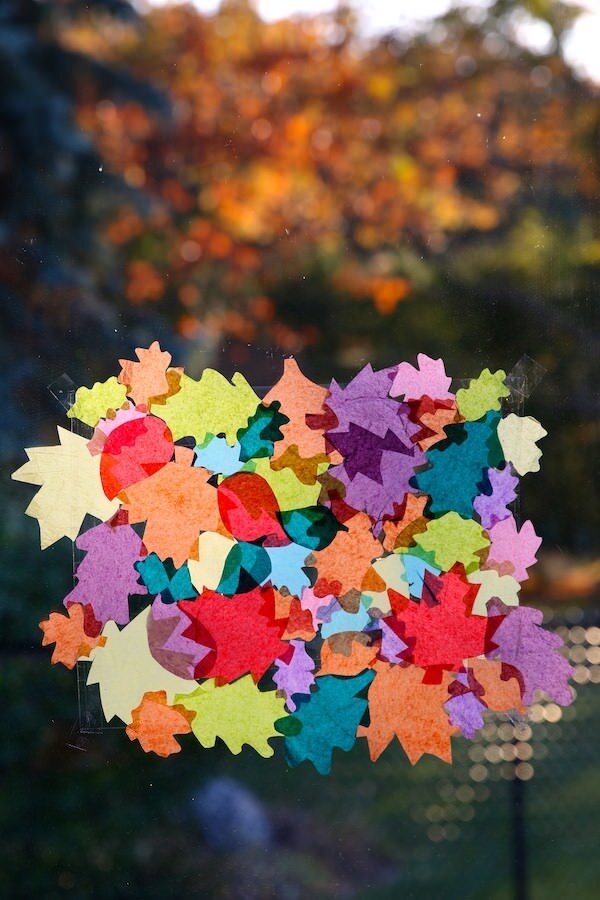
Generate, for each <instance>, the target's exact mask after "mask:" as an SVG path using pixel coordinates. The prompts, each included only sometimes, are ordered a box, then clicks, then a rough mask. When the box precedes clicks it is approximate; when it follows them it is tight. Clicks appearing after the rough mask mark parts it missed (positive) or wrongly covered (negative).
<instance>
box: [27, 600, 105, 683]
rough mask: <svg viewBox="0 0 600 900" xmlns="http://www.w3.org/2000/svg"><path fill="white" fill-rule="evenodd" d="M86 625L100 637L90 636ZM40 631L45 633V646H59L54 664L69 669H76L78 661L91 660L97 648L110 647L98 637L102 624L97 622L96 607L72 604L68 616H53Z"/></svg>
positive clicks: (42, 625) (55, 614)
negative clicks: (59, 664)
mask: <svg viewBox="0 0 600 900" xmlns="http://www.w3.org/2000/svg"><path fill="white" fill-rule="evenodd" d="M86 625H87V628H88V631H95V632H96V636H92V635H90V634H88V633H87V632H86V630H85V628H86ZM40 628H41V629H42V631H43V632H44V637H43V638H42V646H43V647H46V646H47V645H48V644H56V646H55V648H54V651H53V653H52V657H51V661H52V663H54V664H56V663H62V664H63V666H66V667H67V669H72V668H73V667H74V666H75V663H76V662H77V660H78V659H81V658H82V657H86V656H89V655H90V653H91V652H92V650H93V649H94V647H103V646H104V644H105V643H106V638H105V637H102V636H101V635H100V636H99V635H98V632H99V630H100V623H99V622H96V621H95V619H94V616H93V611H92V607H91V606H87V605H86V606H83V605H82V604H81V603H72V604H71V605H70V606H69V608H68V610H67V615H63V614H62V613H56V612H53V613H50V616H49V618H48V619H46V620H45V621H43V622H40Z"/></svg>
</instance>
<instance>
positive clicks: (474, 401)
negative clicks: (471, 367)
mask: <svg viewBox="0 0 600 900" xmlns="http://www.w3.org/2000/svg"><path fill="white" fill-rule="evenodd" d="M505 378H506V372H504V371H503V370H502V369H498V371H497V372H490V370H489V369H484V370H483V372H482V373H481V375H479V377H478V378H472V379H471V381H470V382H469V387H468V388H461V389H460V390H459V391H457V392H456V405H457V407H458V411H459V413H460V414H461V416H463V417H464V418H465V419H466V420H467V422H473V421H475V420H476V419H480V418H481V417H482V416H484V415H485V414H486V412H489V411H490V410H498V409H500V398H501V397H508V395H509V394H510V390H509V389H508V388H507V387H506V385H505V384H504V379H505Z"/></svg>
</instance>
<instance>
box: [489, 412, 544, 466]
mask: <svg viewBox="0 0 600 900" xmlns="http://www.w3.org/2000/svg"><path fill="white" fill-rule="evenodd" d="M547 434H548V432H547V431H546V429H545V428H544V427H543V426H542V425H540V423H539V422H538V420H537V419H534V418H533V417H532V416H516V415H515V414H514V413H511V414H510V415H508V416H506V418H505V419H501V420H500V422H498V440H499V441H500V446H501V447H502V453H503V454H504V459H505V460H507V462H509V463H511V464H512V467H513V469H514V470H515V472H517V474H519V475H526V474H527V472H539V470H540V458H541V456H542V451H541V450H540V449H538V447H537V445H536V442H537V441H540V440H541V439H542V438H543V437H546V435H547Z"/></svg>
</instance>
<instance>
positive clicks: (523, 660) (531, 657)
mask: <svg viewBox="0 0 600 900" xmlns="http://www.w3.org/2000/svg"><path fill="white" fill-rule="evenodd" d="M498 606H500V605H499V604H498ZM543 618H544V616H543V613H542V612H541V611H540V610H539V609H534V608H533V607H530V606H518V607H514V608H512V609H509V610H508V614H507V615H506V616H505V618H504V619H503V621H502V624H501V625H500V627H499V628H498V630H497V631H496V633H495V634H494V644H495V645H496V648H494V649H491V650H490V651H489V652H488V653H487V654H486V655H487V656H488V658H489V659H500V660H501V661H502V662H503V663H506V664H508V665H510V666H514V668H515V669H517V671H518V672H519V674H520V679H521V682H522V692H523V702H524V703H525V704H526V705H528V706H529V705H530V704H531V703H533V702H534V700H535V693H536V691H544V693H546V694H548V695H549V696H550V697H552V699H553V700H554V701H555V702H556V703H559V704H560V705H561V706H569V704H570V703H572V702H573V693H572V691H571V688H570V687H569V678H570V677H571V676H572V674H573V668H572V666H570V665H569V663H568V662H567V660H566V659H565V658H564V656H561V654H560V653H558V652H557V650H558V648H559V647H561V646H562V644H563V642H562V639H561V638H560V637H559V636H558V635H557V634H553V633H552V632H550V631H546V630H545V629H544V628H542V627H541V624H542V621H543Z"/></svg>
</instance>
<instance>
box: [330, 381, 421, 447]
mask: <svg viewBox="0 0 600 900" xmlns="http://www.w3.org/2000/svg"><path fill="white" fill-rule="evenodd" d="M393 373H394V369H393V368H390V369H381V371H379V372H375V371H374V370H373V367H372V366H371V364H370V363H369V364H368V365H366V366H365V367H364V368H363V369H361V370H360V372H359V373H358V374H357V375H355V376H354V378H353V379H352V380H351V381H349V382H348V384H347V385H346V387H343V388H342V387H340V385H339V384H338V383H337V381H335V379H334V380H333V381H332V382H331V385H330V387H329V396H328V397H327V399H326V401H325V404H326V406H327V408H328V409H329V410H331V412H332V413H333V414H334V415H335V417H336V420H337V424H336V425H335V427H333V428H330V429H328V431H327V433H326V436H327V437H328V436H329V432H330V431H348V429H349V427H350V423H351V422H355V423H356V424H358V425H361V426H362V427H363V428H365V429H366V430H367V431H370V432H372V433H373V434H377V435H379V437H382V438H383V437H385V434H386V432H387V431H391V432H393V433H394V434H395V435H397V436H398V437H399V438H400V440H403V439H404V440H406V441H407V443H409V442H410V436H411V435H412V434H413V433H414V431H415V430H416V429H415V426H414V424H413V423H412V422H410V421H409V420H408V418H407V416H406V408H405V407H404V406H403V404H401V403H397V402H396V401H395V400H391V399H390V397H389V389H390V384H391V378H392V375H393Z"/></svg>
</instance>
